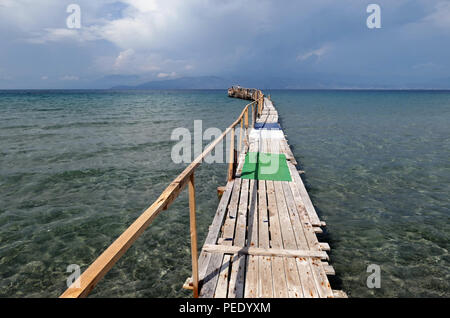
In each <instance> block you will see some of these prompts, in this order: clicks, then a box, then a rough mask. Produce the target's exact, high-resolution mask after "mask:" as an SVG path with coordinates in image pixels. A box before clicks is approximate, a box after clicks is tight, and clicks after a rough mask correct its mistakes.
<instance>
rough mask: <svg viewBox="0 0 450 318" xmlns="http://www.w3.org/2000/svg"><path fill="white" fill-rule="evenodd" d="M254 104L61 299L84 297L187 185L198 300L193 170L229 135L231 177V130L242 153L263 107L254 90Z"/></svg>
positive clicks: (232, 169)
mask: <svg viewBox="0 0 450 318" xmlns="http://www.w3.org/2000/svg"><path fill="white" fill-rule="evenodd" d="M254 99H255V101H254V102H252V103H250V104H248V105H247V106H245V108H244V109H243V111H242V112H241V114H240V115H239V117H238V119H237V120H236V121H235V122H234V123H233V124H231V126H229V127H228V128H227V129H226V130H225V131H224V132H223V133H222V135H220V136H219V137H218V138H217V139H216V140H214V141H213V142H212V143H211V144H209V145H208V146H207V147H206V148H205V150H204V151H203V153H202V154H201V155H199V156H198V157H197V158H195V160H194V161H193V162H192V163H191V164H190V165H189V166H188V167H187V168H186V169H184V171H183V172H182V173H181V174H180V175H179V176H178V177H177V178H176V179H175V180H173V181H172V183H170V185H169V186H168V187H167V188H166V189H165V190H164V191H163V193H162V194H161V195H160V196H159V198H158V199H157V200H156V201H155V202H154V203H153V204H152V205H151V206H150V207H149V208H148V209H147V210H145V211H144V212H143V213H142V214H141V215H140V216H139V217H138V218H137V219H136V221H134V222H133V224H131V225H130V226H129V227H128V228H127V229H126V230H125V232H123V233H122V234H121V235H120V236H119V237H118V238H117V239H116V240H115V241H114V242H113V243H112V244H111V245H110V246H109V247H108V248H107V249H106V250H105V251H104V252H103V253H102V254H101V255H100V256H99V257H98V258H97V259H96V260H95V261H94V262H93V263H92V264H91V265H90V266H89V267H88V268H87V269H86V270H85V271H84V272H83V273H82V274H81V276H80V277H79V278H78V279H77V280H76V281H75V282H74V283H73V284H72V285H71V286H70V287H69V288H68V289H67V290H66V291H65V292H64V293H63V294H62V295H61V296H60V297H61V298H79V297H86V296H87V295H88V294H89V293H90V292H91V291H92V289H94V287H95V286H96V285H97V283H98V282H99V281H100V280H101V279H102V278H103V276H105V275H106V273H108V271H109V270H110V269H111V268H112V267H113V266H114V264H115V263H116V262H117V261H118V260H119V259H120V257H122V255H123V254H124V253H125V252H126V251H127V250H128V249H129V248H130V246H131V245H132V244H133V243H134V242H135V241H136V240H137V238H138V237H139V236H140V235H141V234H142V233H143V232H144V230H145V229H146V228H147V227H148V226H149V225H150V224H151V223H152V222H153V220H154V219H155V218H156V217H157V216H158V214H159V213H160V212H161V211H163V210H166V209H168V208H169V206H170V205H171V204H172V203H173V201H175V199H176V198H177V197H178V196H179V195H180V193H181V192H182V191H183V189H184V188H185V187H186V185H188V188H189V218H190V236H191V255H192V283H193V293H194V297H198V292H199V279H198V251H197V226H196V207H195V177H194V175H195V170H196V168H197V167H198V166H199V165H200V164H201V163H202V161H203V159H204V158H205V157H206V156H207V155H208V154H209V153H210V152H211V151H212V150H213V149H214V148H215V147H216V146H217V145H218V144H219V143H220V142H221V141H222V140H223V139H224V138H225V137H226V136H227V135H228V134H229V133H231V146H230V162H229V166H228V174H227V176H228V181H230V180H233V179H234V177H235V168H236V165H235V162H236V157H237V156H236V153H237V151H236V150H235V140H234V139H235V127H236V126H237V125H238V124H240V127H241V129H240V134H239V151H241V150H242V138H243V131H244V130H243V129H242V128H244V127H245V137H244V138H246V139H247V140H248V127H249V114H248V113H249V110H250V107H251V114H252V127H253V126H254V124H255V122H256V118H257V117H258V116H259V115H260V114H261V113H262V109H263V106H264V94H263V93H262V92H261V91H260V90H257V91H256V94H255V98H254Z"/></svg>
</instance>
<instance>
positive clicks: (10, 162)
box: [0, 91, 450, 297]
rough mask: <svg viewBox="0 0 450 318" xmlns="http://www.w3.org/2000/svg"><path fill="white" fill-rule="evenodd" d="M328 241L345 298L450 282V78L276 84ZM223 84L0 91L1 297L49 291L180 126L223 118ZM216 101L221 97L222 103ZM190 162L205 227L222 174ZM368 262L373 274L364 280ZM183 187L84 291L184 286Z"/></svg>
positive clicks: (162, 180)
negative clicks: (441, 82) (425, 84)
mask: <svg viewBox="0 0 450 318" xmlns="http://www.w3.org/2000/svg"><path fill="white" fill-rule="evenodd" d="M271 93H272V97H273V100H274V102H275V105H276V107H277V108H278V111H279V112H280V116H281V120H282V125H283V128H284V130H285V133H286V134H287V135H288V139H289V143H290V145H291V146H293V151H294V154H295V156H296V158H297V159H298V161H299V162H301V168H302V169H303V170H306V183H307V186H308V188H309V189H308V190H309V191H310V195H311V197H312V200H313V202H314V204H315V206H316V207H317V209H318V211H319V214H320V215H321V218H322V219H323V220H325V221H326V222H327V224H328V228H327V229H328V232H327V233H325V235H324V237H323V240H324V241H325V240H326V241H328V242H329V243H330V245H331V247H332V252H331V262H332V265H333V266H334V267H335V269H336V271H337V277H336V278H335V279H334V280H333V281H332V284H333V287H334V288H341V289H343V290H345V291H346V292H347V293H348V294H349V295H350V296H352V297H362V296H368V297H372V296H375V297H381V296H387V297H391V296H413V297H414V296H415V297H418V296H445V297H449V296H450V286H449V278H450V272H449V264H450V257H449V254H448V249H449V245H450V237H449V230H450V222H449V221H450V220H449V218H450V211H449V209H450V203H449V199H448V193H449V192H450V191H449V190H450V188H449V187H450V186H449V185H450V163H449V159H448V158H449V155H450V142H449V138H450V137H449V136H450V127H449V126H450V125H449V123H450V93H443V92H363V91H361V92H347V91H339V92H337V91H272V92H271ZM244 105H245V102H244V101H241V100H236V99H229V98H228V97H227V96H226V91H142V92H104V91H103V92H102V91H99V92H92V91H78V92H77V91H72V92H61V91H60V92H51V91H49V92H0V140H1V148H0V202H1V205H0V296H1V297H23V296H26V297H38V296H42V297H56V296H58V295H59V294H60V293H61V292H63V291H64V289H65V279H66V276H67V275H68V274H67V273H66V267H67V265H69V264H79V265H81V267H82V269H85V268H86V267H87V266H88V265H89V264H90V263H91V262H92V261H93V260H94V259H95V258H96V257H97V256H98V255H100V253H101V252H102V251H103V250H104V249H105V248H106V247H107V246H108V245H109V244H110V243H112V242H113V240H114V239H115V238H116V237H117V236H118V235H120V233H122V231H123V230H125V229H126V227H127V226H128V225H129V224H131V223H132V222H133V220H135V219H136V217H137V216H138V215H139V214H140V213H141V212H142V211H143V210H145V208H146V207H148V205H150V204H151V203H152V202H153V201H154V200H155V199H156V198H157V197H158V196H159V194H160V193H161V191H162V190H164V188H165V187H166V186H167V185H168V184H169V183H170V181H171V180H172V179H173V178H174V177H175V176H176V175H177V174H178V173H179V172H181V171H182V169H183V165H176V164H174V163H172V161H171V158H170V154H171V147H172V145H173V144H174V143H175V142H173V141H171V140H170V134H171V132H172V130H173V129H174V128H177V127H187V128H189V129H191V131H192V129H193V121H194V120H195V119H202V120H203V126H204V128H207V127H218V128H221V129H223V128H225V127H226V126H228V125H229V124H230V123H231V122H232V121H233V120H234V118H235V117H236V116H237V115H238V114H239V113H240V111H241V109H242V107H243V106H244ZM223 109H226V112H223ZM225 174H226V167H225V166H224V165H218V164H216V165H213V166H211V165H204V166H202V167H201V168H200V170H199V171H198V172H197V174H196V185H197V195H198V223H199V224H198V227H199V236H200V237H199V240H200V241H201V242H202V241H203V239H204V237H205V235H206V233H207V229H208V226H209V225H210V223H211V221H212V217H213V215H214V212H215V208H216V205H217V202H218V201H217V198H216V195H215V188H216V187H217V186H219V185H224V184H225V179H226V176H225ZM369 264H378V265H380V266H381V270H382V288H381V289H380V290H370V289H368V288H367V287H366V278H367V276H368V274H367V273H366V268H367V266H368V265H369ZM188 276H190V246H189V220H188V209H187V197H186V194H183V196H182V197H181V198H180V199H179V200H178V201H176V203H175V204H174V205H173V206H172V207H171V208H170V209H169V210H168V211H165V212H164V213H162V214H161V215H160V216H158V218H157V220H156V222H154V223H153V224H152V225H151V227H150V228H149V229H148V230H147V231H146V232H145V233H144V234H143V235H142V236H141V238H140V239H139V240H138V241H137V242H136V243H135V244H134V245H133V247H132V248H131V249H130V250H129V251H128V252H127V253H126V254H125V255H124V257H122V259H121V260H120V261H119V262H118V263H117V264H116V266H115V267H114V268H113V269H112V271H111V272H110V273H109V274H108V275H107V276H106V277H105V278H104V279H103V280H102V281H101V282H100V283H99V285H98V286H97V287H96V288H95V289H94V291H93V293H92V294H91V296H92V297H108V296H111V297H183V296H190V293H189V292H186V291H183V290H182V289H181V285H182V283H183V282H184V280H185V279H186V277H188Z"/></svg>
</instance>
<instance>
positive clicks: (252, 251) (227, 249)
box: [203, 245, 328, 260]
mask: <svg viewBox="0 0 450 318" xmlns="http://www.w3.org/2000/svg"><path fill="white" fill-rule="evenodd" d="M203 250H204V251H205V252H206V253H219V254H241V255H254V256H273V257H287V258H297V257H304V258H308V257H312V258H321V259H324V260H326V259H327V258H328V255H327V253H326V252H324V251H311V250H307V249H305V250H301V249H296V248H294V249H284V248H283V249H279V248H261V247H251V246H245V247H240V246H229V245H204V246H203Z"/></svg>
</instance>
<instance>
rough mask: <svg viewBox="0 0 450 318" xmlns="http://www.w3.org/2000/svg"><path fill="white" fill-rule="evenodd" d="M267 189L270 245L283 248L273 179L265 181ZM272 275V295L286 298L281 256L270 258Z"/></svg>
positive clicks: (284, 275)
mask: <svg viewBox="0 0 450 318" xmlns="http://www.w3.org/2000/svg"><path fill="white" fill-rule="evenodd" d="M266 191H267V206H268V210H269V222H270V228H269V230H270V234H271V235H270V237H271V240H270V245H271V247H272V248H278V249H282V248H283V241H282V237H281V229H280V222H279V218H278V209H277V201H276V198H275V189H274V185H273V181H266ZM272 277H273V287H274V296H275V297H278V298H287V297H288V290H287V284H286V274H285V271H284V260H283V258H281V257H273V258H272Z"/></svg>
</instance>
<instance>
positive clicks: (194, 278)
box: [189, 172, 198, 298]
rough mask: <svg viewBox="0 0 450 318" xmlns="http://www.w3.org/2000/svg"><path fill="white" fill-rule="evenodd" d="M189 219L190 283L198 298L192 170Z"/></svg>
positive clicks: (195, 296) (192, 175) (192, 176)
mask: <svg viewBox="0 0 450 318" xmlns="http://www.w3.org/2000/svg"><path fill="white" fill-rule="evenodd" d="M189 220H190V230H191V257H192V284H193V287H194V298H198V255H197V254H198V253H197V221H196V218H195V184H194V172H192V174H191V176H190V178H189Z"/></svg>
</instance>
